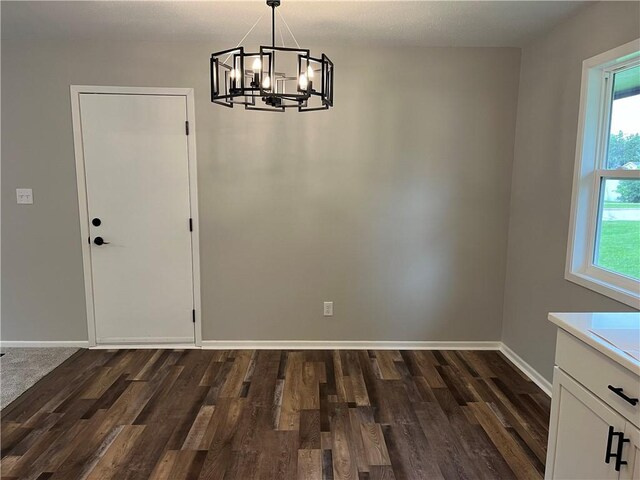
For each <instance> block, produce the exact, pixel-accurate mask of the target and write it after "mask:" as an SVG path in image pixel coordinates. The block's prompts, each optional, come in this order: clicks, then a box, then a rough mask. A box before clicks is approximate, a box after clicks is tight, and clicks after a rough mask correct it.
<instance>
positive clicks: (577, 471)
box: [546, 367, 628, 480]
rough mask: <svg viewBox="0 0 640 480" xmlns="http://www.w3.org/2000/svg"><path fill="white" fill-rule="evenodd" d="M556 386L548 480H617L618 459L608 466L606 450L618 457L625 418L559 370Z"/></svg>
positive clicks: (556, 375)
mask: <svg viewBox="0 0 640 480" xmlns="http://www.w3.org/2000/svg"><path fill="white" fill-rule="evenodd" d="M553 383H554V385H553V401H554V405H553V406H554V407H555V408H554V409H553V410H552V416H551V428H550V431H554V432H555V435H554V436H553V437H551V436H550V438H549V447H548V460H547V467H546V478H557V479H580V480H583V479H598V480H609V479H611V480H613V479H617V478H618V476H619V472H617V471H616V470H615V458H616V457H611V456H610V457H609V463H606V462H605V460H606V458H605V457H606V452H607V451H609V452H610V453H612V454H614V455H615V454H616V449H617V447H618V442H619V440H618V439H619V435H617V434H616V432H624V429H625V425H626V421H625V419H624V418H622V417H621V416H620V415H618V414H617V413H616V412H614V411H613V410H612V409H611V408H609V407H607V405H605V404H604V403H603V402H602V401H600V400H598V399H597V398H596V397H595V396H594V395H592V394H591V393H590V392H589V391H587V390H586V389H584V388H583V387H581V386H580V385H579V384H578V383H577V382H576V381H575V380H573V379H572V378H571V377H569V376H568V375H567V374H566V373H564V372H563V371H562V370H560V369H559V368H558V367H556V368H555V372H554V379H553ZM610 429H612V430H610ZM609 439H611V443H609ZM625 450H628V448H626V449H625ZM623 453H624V452H623Z"/></svg>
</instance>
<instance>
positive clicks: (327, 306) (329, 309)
mask: <svg viewBox="0 0 640 480" xmlns="http://www.w3.org/2000/svg"><path fill="white" fill-rule="evenodd" d="M324 316H325V317H333V302H324Z"/></svg>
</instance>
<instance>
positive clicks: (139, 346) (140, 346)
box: [88, 343, 200, 350]
mask: <svg viewBox="0 0 640 480" xmlns="http://www.w3.org/2000/svg"><path fill="white" fill-rule="evenodd" d="M88 348H89V350H119V349H120V350H129V349H135V350H144V349H157V348H159V349H162V348H170V349H172V350H189V349H191V350H194V349H198V350H199V349H200V347H198V346H196V345H194V344H193V343H101V344H99V345H93V346H91V347H88Z"/></svg>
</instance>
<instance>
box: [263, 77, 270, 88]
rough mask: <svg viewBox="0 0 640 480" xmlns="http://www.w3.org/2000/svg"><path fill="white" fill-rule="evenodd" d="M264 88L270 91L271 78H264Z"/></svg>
mask: <svg viewBox="0 0 640 480" xmlns="http://www.w3.org/2000/svg"><path fill="white" fill-rule="evenodd" d="M262 88H263V89H265V90H269V89H270V88H271V77H264V78H263V79H262Z"/></svg>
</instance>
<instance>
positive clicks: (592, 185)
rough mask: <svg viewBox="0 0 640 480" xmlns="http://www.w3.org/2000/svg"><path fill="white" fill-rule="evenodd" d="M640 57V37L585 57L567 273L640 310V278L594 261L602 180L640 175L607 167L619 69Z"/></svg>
mask: <svg viewBox="0 0 640 480" xmlns="http://www.w3.org/2000/svg"><path fill="white" fill-rule="evenodd" d="M638 63H640V39H636V40H633V41H631V42H629V43H626V44H624V45H622V46H620V47H617V48H614V49H613V50H609V51H608V52H605V53H602V54H600V55H596V56H595V57H592V58H589V59H587V60H585V61H584V62H583V63H582V86H581V91H580V110H579V117H578V138H577V142H576V160H575V170H574V176H573V193H572V200H571V217H570V225H569V241H568V248H567V261H566V266H565V278H566V279H567V280H569V281H571V282H574V283H577V284H578V285H582V286H583V287H586V288H589V289H591V290H594V291H596V292H598V293H601V294H603V295H606V296H607V297H610V298H613V299H615V300H617V301H619V302H622V303H625V304H627V305H630V306H632V307H634V308H636V309H639V310H640V281H638V280H635V279H632V278H630V277H627V276H624V275H619V274H617V273H615V272H612V271H610V270H606V269H604V268H601V267H598V266H597V265H595V264H594V251H595V245H596V243H595V242H596V234H597V227H598V214H599V203H600V201H601V198H600V195H601V188H600V185H601V182H603V181H604V179H607V178H612V179H624V178H634V179H640V170H606V169H605V168H604V166H605V165H604V163H603V162H605V161H606V159H605V154H606V151H607V143H608V139H609V129H610V118H609V117H610V115H608V113H609V112H610V108H611V101H612V99H611V93H612V85H611V83H612V81H613V74H614V73H615V72H616V71H618V70H622V69H626V68H629V67H630V66H633V65H636V64H638Z"/></svg>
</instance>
